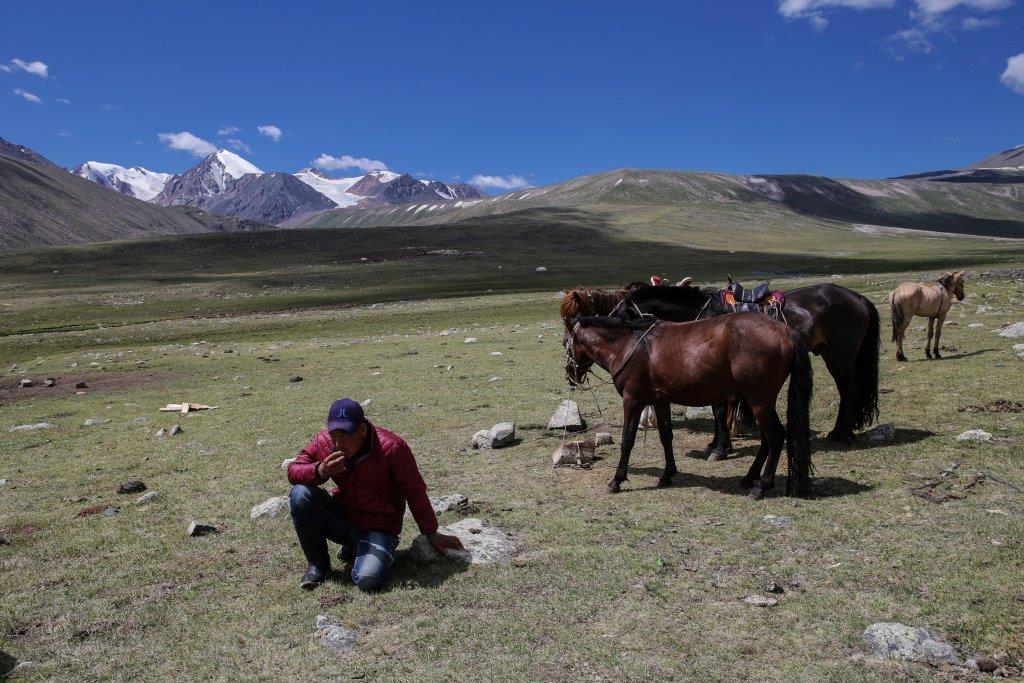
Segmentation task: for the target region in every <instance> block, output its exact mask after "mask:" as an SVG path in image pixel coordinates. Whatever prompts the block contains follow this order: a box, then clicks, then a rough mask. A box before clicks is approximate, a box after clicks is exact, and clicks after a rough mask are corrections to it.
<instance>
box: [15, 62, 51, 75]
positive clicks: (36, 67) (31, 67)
mask: <svg viewBox="0 0 1024 683" xmlns="http://www.w3.org/2000/svg"><path fill="white" fill-rule="evenodd" d="M11 65H12V66H14V68H15V69H21V70H22V71H25V72H27V73H30V74H35V75H36V76H40V77H42V78H46V77H47V76H49V75H50V67H48V66H46V65H45V64H43V63H42V62H26V61H24V60H21V59H12V60H11Z"/></svg>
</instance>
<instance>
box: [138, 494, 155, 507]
mask: <svg viewBox="0 0 1024 683" xmlns="http://www.w3.org/2000/svg"><path fill="white" fill-rule="evenodd" d="M157 495H159V494H158V493H157V492H156V491H146V492H145V493H143V494H142V495H141V496H139V497H138V498H136V499H135V504H136V505H145V504H146V503H148V502H149V501H151V500H153V499H154V498H156V497H157Z"/></svg>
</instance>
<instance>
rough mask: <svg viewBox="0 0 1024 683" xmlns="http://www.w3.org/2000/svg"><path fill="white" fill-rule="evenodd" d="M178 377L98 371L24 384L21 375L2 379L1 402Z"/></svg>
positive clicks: (126, 387) (138, 372) (109, 389)
mask: <svg viewBox="0 0 1024 683" xmlns="http://www.w3.org/2000/svg"><path fill="white" fill-rule="evenodd" d="M175 377H176V375H175V373H173V372H167V371H161V372H148V371H141V370H140V371H136V372H103V373H96V374H81V375H62V376H56V377H54V379H55V380H56V384H55V385H54V386H52V387H47V386H43V379H45V378H44V377H42V376H40V377H38V378H36V377H34V378H32V379H34V380H35V381H36V385H35V386H32V387H25V388H22V387H21V386H20V382H21V378H20V377H15V378H11V379H3V380H0V405H5V404H8V403H14V402H15V401H20V400H24V399H29V398H51V397H63V396H74V395H75V392H76V391H85V392H87V393H90V394H92V393H95V392H97V391H117V390H119V389H130V388H132V387H138V386H144V385H148V384H155V383H160V382H169V381H170V380H172V379H174V378H175ZM79 382H85V384H86V387H85V388H84V389H77V388H76V387H75V385H76V384H78V383H79Z"/></svg>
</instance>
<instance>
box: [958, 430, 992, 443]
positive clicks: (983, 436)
mask: <svg viewBox="0 0 1024 683" xmlns="http://www.w3.org/2000/svg"><path fill="white" fill-rule="evenodd" d="M956 440H957V441H981V442H988V441H991V440H992V435H991V434H989V433H988V432H986V431H985V430H984V429H968V430H967V431H966V432H964V433H963V434H961V435H960V436H958V437H956Z"/></svg>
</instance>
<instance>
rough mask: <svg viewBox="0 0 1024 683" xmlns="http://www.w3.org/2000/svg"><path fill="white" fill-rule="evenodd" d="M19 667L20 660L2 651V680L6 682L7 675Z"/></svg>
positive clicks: (0, 670)
mask: <svg viewBox="0 0 1024 683" xmlns="http://www.w3.org/2000/svg"><path fill="white" fill-rule="evenodd" d="M17 665H18V659H17V658H16V657H15V656H14V655H12V654H10V653H8V652H4V651H3V650H0V680H3V681H6V680H7V674H9V673H11V672H12V671H14V667H16V666H17Z"/></svg>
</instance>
